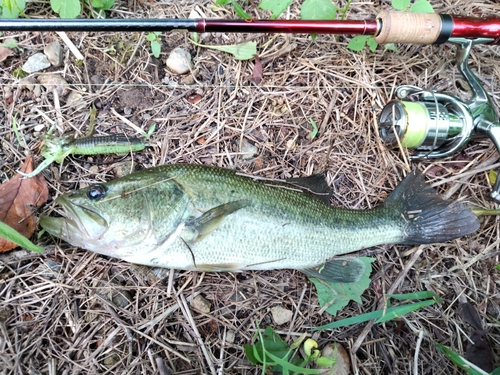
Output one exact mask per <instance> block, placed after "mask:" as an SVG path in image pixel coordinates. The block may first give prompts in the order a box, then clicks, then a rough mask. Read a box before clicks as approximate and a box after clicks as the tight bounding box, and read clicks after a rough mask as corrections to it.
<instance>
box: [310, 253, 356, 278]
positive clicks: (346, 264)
mask: <svg viewBox="0 0 500 375" xmlns="http://www.w3.org/2000/svg"><path fill="white" fill-rule="evenodd" d="M301 271H302V272H304V273H305V274H306V275H307V276H311V277H316V278H318V279H322V280H325V281H327V282H332V283H355V282H358V281H359V280H360V279H361V276H363V274H364V272H365V264H364V263H363V261H362V260H361V259H359V258H355V257H336V258H332V259H330V260H328V261H326V263H325V264H323V265H321V266H318V267H313V268H306V269H302V270H301Z"/></svg>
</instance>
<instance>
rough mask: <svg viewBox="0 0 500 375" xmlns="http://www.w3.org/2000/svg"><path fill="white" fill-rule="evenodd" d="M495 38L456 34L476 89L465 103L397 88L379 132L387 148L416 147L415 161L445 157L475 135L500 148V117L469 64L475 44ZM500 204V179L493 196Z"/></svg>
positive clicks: (461, 65)
mask: <svg viewBox="0 0 500 375" xmlns="http://www.w3.org/2000/svg"><path fill="white" fill-rule="evenodd" d="M491 41H492V40H491V39H484V38H478V39H465V38H451V39H450V40H449V42H451V43H454V44H456V45H457V53H456V60H457V66H458V70H459V71H460V73H461V74H462V75H463V77H464V78H465V80H466V81H467V83H468V85H469V86H470V88H471V91H472V97H471V99H470V100H468V101H466V102H464V101H462V100H460V99H459V98H457V97H456V96H453V95H450V94H446V93H442V92H436V91H433V90H426V89H422V88H420V87H416V86H410V85H403V86H399V87H398V88H397V89H396V97H397V98H398V99H397V100H392V101H390V102H389V103H388V104H387V105H386V106H385V107H384V108H383V109H382V112H381V113H380V117H379V134H380V137H381V139H382V141H383V143H384V144H385V145H386V146H387V147H406V148H410V149H413V150H414V153H413V155H412V156H411V159H414V160H423V159H435V158H442V157H446V156H449V155H451V154H454V153H456V152H458V151H460V150H461V149H462V148H463V147H464V146H465V145H466V144H467V142H468V141H469V140H470V139H473V138H479V137H489V138H490V139H491V140H492V141H493V143H494V144H495V146H496V148H497V150H498V151H500V120H499V117H498V115H497V113H496V111H495V109H494V107H493V104H492V102H491V100H490V98H489V96H488V94H487V93H486V91H485V90H484V87H483V86H482V84H481V83H480V82H479V80H478V79H477V77H476V76H475V75H474V74H473V73H472V71H471V70H470V68H469V65H468V58H469V54H470V51H471V48H472V46H473V45H475V44H479V43H488V42H491ZM490 197H491V198H493V199H494V200H495V201H496V202H498V203H500V178H499V179H497V181H496V183H495V186H494V187H493V191H492V192H491V194H490Z"/></svg>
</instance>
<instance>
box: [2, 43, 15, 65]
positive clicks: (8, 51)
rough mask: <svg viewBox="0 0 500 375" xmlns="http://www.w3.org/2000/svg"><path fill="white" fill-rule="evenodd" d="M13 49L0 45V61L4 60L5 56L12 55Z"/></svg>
mask: <svg viewBox="0 0 500 375" xmlns="http://www.w3.org/2000/svg"><path fill="white" fill-rule="evenodd" d="M13 55H14V51H12V50H11V49H10V48H7V47H4V46H0V62H1V61H4V60H5V59H6V58H7V57H9V56H13Z"/></svg>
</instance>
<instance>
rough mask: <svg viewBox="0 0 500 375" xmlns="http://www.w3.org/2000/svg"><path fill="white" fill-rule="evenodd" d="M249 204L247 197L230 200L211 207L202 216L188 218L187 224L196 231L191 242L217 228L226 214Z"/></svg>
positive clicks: (198, 239) (199, 239) (187, 226)
mask: <svg viewBox="0 0 500 375" xmlns="http://www.w3.org/2000/svg"><path fill="white" fill-rule="evenodd" d="M249 204H250V201H249V200H247V199H242V200H239V201H234V202H228V203H224V204H221V205H220V206H217V207H214V208H211V209H210V210H208V211H206V212H205V213H204V214H203V215H201V216H200V217H197V218H191V219H188V220H187V221H186V225H185V226H186V228H188V229H189V230H191V231H193V232H194V235H193V237H192V238H191V239H190V241H189V242H191V243H195V242H198V241H201V240H202V239H203V237H205V236H206V235H208V234H210V233H212V232H213V231H214V230H216V229H217V228H218V227H219V225H220V224H221V223H222V220H224V218H225V217H226V216H228V215H231V214H232V213H233V212H235V211H238V210H239V209H241V208H243V207H246V206H248V205H249Z"/></svg>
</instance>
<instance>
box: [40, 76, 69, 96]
mask: <svg viewBox="0 0 500 375" xmlns="http://www.w3.org/2000/svg"><path fill="white" fill-rule="evenodd" d="M38 82H40V83H41V84H42V85H43V87H45V88H46V89H47V91H48V92H52V91H53V90H54V89H55V90H56V91H57V94H59V96H66V95H67V94H68V82H66V80H65V79H64V78H63V77H61V76H60V75H59V74H43V75H41V76H39V77H38Z"/></svg>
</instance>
